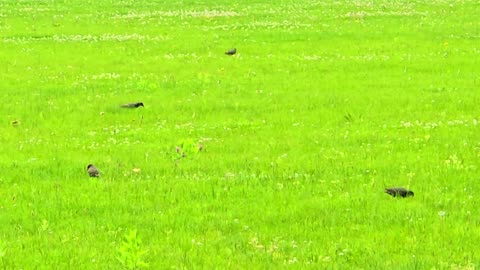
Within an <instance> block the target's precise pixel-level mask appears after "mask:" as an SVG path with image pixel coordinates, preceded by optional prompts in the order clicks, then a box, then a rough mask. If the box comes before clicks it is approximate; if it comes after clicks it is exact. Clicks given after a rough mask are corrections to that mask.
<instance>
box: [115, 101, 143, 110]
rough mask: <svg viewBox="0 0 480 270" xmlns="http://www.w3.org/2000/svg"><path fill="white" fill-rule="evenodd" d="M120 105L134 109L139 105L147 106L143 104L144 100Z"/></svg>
mask: <svg viewBox="0 0 480 270" xmlns="http://www.w3.org/2000/svg"><path fill="white" fill-rule="evenodd" d="M120 107H122V108H132V109H135V108H138V107H145V106H143V102H136V103H127V104H123V105H121V106H120Z"/></svg>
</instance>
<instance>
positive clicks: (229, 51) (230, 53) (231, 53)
mask: <svg viewBox="0 0 480 270" xmlns="http://www.w3.org/2000/svg"><path fill="white" fill-rule="evenodd" d="M236 53H237V49H236V48H233V49H230V50H228V51H226V52H225V54H228V55H234V54H236Z"/></svg>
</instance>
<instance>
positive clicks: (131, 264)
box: [117, 230, 149, 269]
mask: <svg viewBox="0 0 480 270" xmlns="http://www.w3.org/2000/svg"><path fill="white" fill-rule="evenodd" d="M147 252H148V250H143V249H142V240H141V239H140V238H139V237H138V235H137V230H131V231H130V232H128V233H126V234H125V235H124V240H123V242H122V244H121V246H120V248H119V253H120V255H119V256H118V257H117V260H118V261H119V262H120V263H121V264H122V266H123V267H124V268H125V269H141V268H148V267H149V265H148V263H147V262H145V260H144V256H145V254H146V253H147Z"/></svg>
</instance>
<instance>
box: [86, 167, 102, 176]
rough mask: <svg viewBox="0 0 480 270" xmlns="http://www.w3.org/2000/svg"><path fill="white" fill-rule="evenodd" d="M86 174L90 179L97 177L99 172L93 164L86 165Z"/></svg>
mask: <svg viewBox="0 0 480 270" xmlns="http://www.w3.org/2000/svg"><path fill="white" fill-rule="evenodd" d="M87 172H88V175H90V177H98V176H99V175H100V172H99V171H98V170H97V168H96V167H95V166H93V164H88V166H87Z"/></svg>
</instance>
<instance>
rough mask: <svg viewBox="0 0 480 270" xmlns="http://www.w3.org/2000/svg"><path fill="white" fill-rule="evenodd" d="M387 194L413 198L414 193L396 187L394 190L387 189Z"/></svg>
mask: <svg viewBox="0 0 480 270" xmlns="http://www.w3.org/2000/svg"><path fill="white" fill-rule="evenodd" d="M385 193H388V194H389V195H392V196H393V197H397V196H401V197H403V198H405V197H410V196H413V195H414V194H413V191H411V190H408V189H405V188H402V187H394V188H386V189H385Z"/></svg>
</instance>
